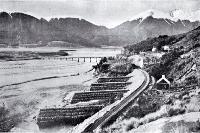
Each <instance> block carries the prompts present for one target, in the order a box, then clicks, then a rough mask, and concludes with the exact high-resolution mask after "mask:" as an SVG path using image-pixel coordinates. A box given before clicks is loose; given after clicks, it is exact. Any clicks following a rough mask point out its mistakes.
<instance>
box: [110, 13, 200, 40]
mask: <svg viewBox="0 0 200 133" xmlns="http://www.w3.org/2000/svg"><path fill="white" fill-rule="evenodd" d="M191 14H192V15H191ZM195 16H196V17H195ZM198 17H200V11H196V12H192V13H190V14H189V13H188V14H187V13H185V12H184V11H181V10H174V11H171V12H162V11H159V10H153V9H152V10H147V11H145V12H142V13H140V14H138V15H135V16H134V17H133V18H132V19H131V21H126V22H124V23H122V24H120V25H119V26H117V27H115V28H113V29H111V34H112V37H113V38H117V39H118V42H121V43H136V42H139V41H142V40H145V39H147V38H149V37H157V36H159V35H175V34H181V33H185V32H188V31H190V30H192V29H195V28H196V27H198V26H200V21H196V20H198ZM199 20H200V19H199Z"/></svg>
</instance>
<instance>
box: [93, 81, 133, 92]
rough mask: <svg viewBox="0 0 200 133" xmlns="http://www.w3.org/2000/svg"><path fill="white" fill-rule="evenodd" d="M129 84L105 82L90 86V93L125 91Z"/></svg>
mask: <svg viewBox="0 0 200 133" xmlns="http://www.w3.org/2000/svg"><path fill="white" fill-rule="evenodd" d="M129 84H131V83H130V82H105V83H94V84H91V88H90V91H101V90H122V89H125V87H126V86H127V85H129Z"/></svg>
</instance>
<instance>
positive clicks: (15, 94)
mask: <svg viewBox="0 0 200 133" xmlns="http://www.w3.org/2000/svg"><path fill="white" fill-rule="evenodd" d="M9 50H10V51H13V50H18V51H19V50H21V51H27V50H30V51H57V50H63V49H60V48H36V49H28V48H22V49H0V51H9ZM75 50H76V51H69V54H70V55H69V56H75V57H78V56H81V57H88V56H92V57H104V56H115V55H116V54H119V53H120V51H121V49H117V48H114V49H111V48H108V49H107V48H105V49H95V48H93V49H89V48H81V49H75ZM96 63H97V62H96V59H93V60H92V61H91V62H90V61H89V60H86V61H85V62H84V61H82V60H80V61H79V62H78V61H76V60H73V61H71V60H55V59H44V60H22V61H6V62H0V102H1V103H0V104H3V103H4V104H5V106H6V107H7V108H8V109H9V110H10V112H11V115H12V114H20V115H21V118H22V121H21V122H20V123H18V125H17V126H16V127H14V128H13V129H12V131H14V132H41V131H42V132H55V131H58V128H59V129H62V128H66V129H68V128H70V127H67V126H64V127H54V128H51V129H43V130H40V129H39V128H38V126H37V124H36V123H35V120H34V119H33V118H34V116H36V115H37V114H38V111H39V109H40V108H48V107H61V106H62V105H63V104H64V102H63V98H64V97H65V96H66V95H67V94H68V93H70V92H72V91H82V90H87V89H89V85H90V83H91V82H92V81H93V80H94V79H95V77H94V75H93V71H90V72H88V71H89V70H91V68H92V65H95V64H96Z"/></svg>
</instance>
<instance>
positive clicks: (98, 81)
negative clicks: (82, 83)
mask: <svg viewBox="0 0 200 133" xmlns="http://www.w3.org/2000/svg"><path fill="white" fill-rule="evenodd" d="M130 78H131V77H113V78H99V79H98V80H97V83H105V82H127V81H128V80H129V79H130Z"/></svg>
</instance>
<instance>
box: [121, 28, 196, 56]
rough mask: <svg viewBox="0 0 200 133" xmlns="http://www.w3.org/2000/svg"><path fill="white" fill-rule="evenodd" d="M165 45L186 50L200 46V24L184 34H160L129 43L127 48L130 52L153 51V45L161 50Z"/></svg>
mask: <svg viewBox="0 0 200 133" xmlns="http://www.w3.org/2000/svg"><path fill="white" fill-rule="evenodd" d="M164 45H169V46H171V47H172V48H180V47H181V48H182V49H184V50H185V51H189V50H191V49H193V48H196V47H200V26H199V27H197V28H196V29H194V30H191V31H189V32H187V33H183V34H178V35H173V36H167V35H163V36H161V35H160V36H159V37H155V38H148V39H146V40H144V41H141V42H139V43H135V44H132V45H128V46H126V47H125V49H127V50H128V51H129V52H140V51H151V49H152V48H153V47H157V48H158V50H160V49H161V47H162V46H164Z"/></svg>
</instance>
